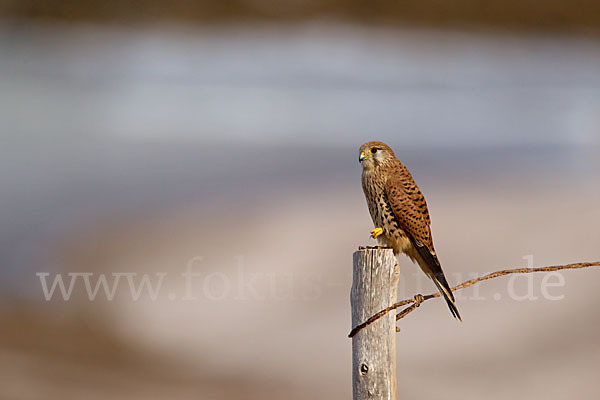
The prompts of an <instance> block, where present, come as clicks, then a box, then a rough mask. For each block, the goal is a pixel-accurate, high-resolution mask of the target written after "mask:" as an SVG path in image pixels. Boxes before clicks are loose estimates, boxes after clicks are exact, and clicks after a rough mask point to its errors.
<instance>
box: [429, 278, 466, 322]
mask: <svg viewBox="0 0 600 400" xmlns="http://www.w3.org/2000/svg"><path fill="white" fill-rule="evenodd" d="M440 275H441V276H440ZM430 278H431V280H433V283H435V286H437V288H438V290H439V292H440V294H441V295H442V296H444V299H445V300H446V303H447V304H448V308H449V309H450V312H451V313H452V315H453V316H454V318H456V319H458V320H459V321H462V318H461V317H460V313H459V312H458V308H457V307H456V301H455V300H454V295H453V294H452V290H450V285H448V282H447V281H446V277H445V276H444V273H441V274H432V275H430Z"/></svg>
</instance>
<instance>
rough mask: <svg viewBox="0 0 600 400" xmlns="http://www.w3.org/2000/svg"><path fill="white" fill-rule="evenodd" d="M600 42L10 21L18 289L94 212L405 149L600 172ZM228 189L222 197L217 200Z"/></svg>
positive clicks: (236, 191) (494, 167)
mask: <svg viewBox="0 0 600 400" xmlns="http://www.w3.org/2000/svg"><path fill="white" fill-rule="evenodd" d="M599 70H600V43H598V42H593V41H590V40H588V39H584V38H558V37H536V36H529V37H515V36H494V35H490V34H485V35H473V34H467V33H460V32H434V31H410V30H399V29H378V28H366V27H359V26H346V25H335V24H316V23H315V24H306V25H298V26H272V27H267V28H265V27H257V26H245V27H239V26H232V27H219V28H216V27H215V28H200V29H182V28H175V27H159V28H148V27H137V28H128V27H124V26H121V27H118V26H117V27H115V26H112V27H101V26H85V25H81V26H60V25H50V24H49V25H40V24H38V25H31V24H29V23H28V22H27V21H4V22H2V23H1V24H0V120H2V125H1V126H0V134H1V136H2V141H3V145H2V146H1V147H0V165H2V168H1V169H0V180H1V181H2V187H3V191H2V192H3V193H2V202H1V203H0V226H1V227H0V235H1V237H2V260H1V261H2V266H3V268H2V271H1V272H0V273H1V274H2V276H3V279H2V282H4V284H5V285H6V286H7V287H6V288H4V289H3V291H5V290H10V289H8V288H13V289H12V290H14V291H15V292H22V288H20V287H19V286H16V287H15V286H13V284H14V283H15V282H20V281H23V278H24V276H29V275H30V274H31V271H32V269H35V268H37V269H39V268H40V266H42V265H43V266H44V267H45V268H52V264H53V261H52V260H53V255H52V254H51V250H49V249H51V248H52V246H53V242H54V240H56V238H60V237H61V235H63V233H64V232H68V231H70V230H72V229H74V228H73V227H74V226H77V224H80V223H86V222H89V221H94V220H102V219H105V218H107V217H109V216H111V215H113V214H115V213H116V214H118V215H121V214H123V215H127V216H128V217H130V218H133V217H132V215H136V212H142V211H144V210H146V211H147V210H149V209H150V210H153V209H157V208H161V207H168V206H169V204H181V203H190V202H193V203H206V204H209V203H210V202H211V201H216V200H214V199H224V198H229V199H230V200H231V199H234V200H235V199H236V198H237V199H241V198H243V199H245V200H244V203H242V202H240V203H236V202H235V201H232V202H233V205H232V207H243V206H244V205H246V206H247V203H245V202H246V201H248V200H247V199H253V198H254V201H255V202H257V203H258V202H260V201H261V199H262V197H261V196H260V195H258V194H259V193H264V191H265V190H266V188H271V190H281V188H282V187H298V186H301V185H307V187H308V186H309V185H310V184H314V183H315V182H321V183H323V184H328V182H329V184H332V182H337V183H338V184H340V182H346V183H347V184H348V185H350V184H355V182H354V181H353V179H355V178H356V176H357V175H358V173H359V171H358V167H357V165H356V163H355V158H356V157H355V156H356V155H355V154H354V152H355V149H356V148H357V147H358V146H359V145H360V143H362V142H363V141H364V140H366V139H372V138H377V139H381V140H384V141H387V142H389V143H390V144H391V145H393V146H394V147H395V148H396V149H397V151H398V155H399V156H400V157H401V158H402V159H403V160H404V161H406V162H407V164H408V165H409V166H410V167H411V169H416V171H417V172H420V173H421V179H427V176H428V175H427V171H429V173H430V175H429V177H430V178H432V179H433V178H434V177H435V178H437V179H438V180H442V179H443V176H442V175H443V174H444V172H443V171H449V170H452V171H455V173H454V175H452V176H451V177H449V179H450V180H455V179H467V178H468V177H469V176H474V175H477V174H479V173H481V172H482V171H484V170H485V171H487V172H486V173H488V174H490V173H496V174H498V173H501V172H502V170H503V169H504V168H507V167H510V168H512V169H513V170H514V171H516V172H518V173H519V174H523V173H525V174H529V175H535V176H537V177H538V178H543V177H544V176H545V175H547V172H548V171H553V173H555V172H561V173H565V171H566V172H569V171H570V173H571V174H572V175H576V176H579V175H582V174H583V175H586V174H589V173H590V171H596V170H597V166H598V164H597V162H595V161H594V160H595V159H596V157H595V155H596V154H597V147H596V145H598V143H600V141H599V137H600V113H598V110H599V109H600V74H598V71H599ZM211 199H212V200H211Z"/></svg>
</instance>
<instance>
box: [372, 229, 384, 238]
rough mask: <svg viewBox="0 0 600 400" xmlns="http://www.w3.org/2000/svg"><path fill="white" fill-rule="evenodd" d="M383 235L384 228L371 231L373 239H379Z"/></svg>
mask: <svg viewBox="0 0 600 400" xmlns="http://www.w3.org/2000/svg"><path fill="white" fill-rule="evenodd" d="M382 234H383V229H382V228H375V229H373V230H372V231H371V237H372V238H373V239H377V237H378V236H380V235H382Z"/></svg>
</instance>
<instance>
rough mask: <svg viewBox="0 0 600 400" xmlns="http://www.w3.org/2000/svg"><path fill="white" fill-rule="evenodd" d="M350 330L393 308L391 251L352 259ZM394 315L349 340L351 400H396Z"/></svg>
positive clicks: (366, 252)
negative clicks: (350, 344) (350, 348)
mask: <svg viewBox="0 0 600 400" xmlns="http://www.w3.org/2000/svg"><path fill="white" fill-rule="evenodd" d="M353 262H354V270H353V271H354V272H353V279H352V292H351V293H350V303H351V305H352V327H355V326H356V325H358V324H360V323H361V322H364V321H365V320H366V319H367V318H369V317H370V316H372V315H373V314H375V313H376V312H378V311H380V310H382V309H384V308H386V307H388V306H390V305H392V304H393V303H395V302H396V300H397V295H398V272H399V271H398V263H397V261H396V257H395V256H394V253H393V251H392V250H391V249H361V250H358V251H356V252H354V255H353ZM397 391H398V390H397V377H396V314H395V313H394V312H390V313H389V314H388V315H386V316H384V317H383V318H380V319H378V320H377V321H375V322H374V323H372V324H370V325H369V326H367V327H365V328H364V329H362V330H361V331H360V332H358V333H357V334H356V335H355V336H354V337H353V338H352V395H353V398H354V400H365V399H386V400H387V399H389V400H397V398H398V395H397Z"/></svg>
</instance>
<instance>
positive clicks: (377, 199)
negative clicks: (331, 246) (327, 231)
mask: <svg viewBox="0 0 600 400" xmlns="http://www.w3.org/2000/svg"><path fill="white" fill-rule="evenodd" d="M358 160H359V161H360V164H361V165H362V168H363V171H362V187H363V191H364V192H365V197H366V199H367V204H368V206H369V213H370V214H371V219H372V220H373V224H375V229H373V230H372V231H371V236H372V237H373V238H375V239H377V240H378V241H379V243H380V244H382V245H384V246H386V247H391V248H392V249H393V250H394V253H395V254H399V253H404V254H406V255H407V256H408V257H410V259H411V260H412V261H413V262H416V263H417V264H419V266H420V267H421V269H422V270H423V272H425V274H426V275H427V276H428V277H429V278H430V279H431V280H433V283H435V285H436V286H437V288H438V290H439V292H440V294H441V295H442V296H443V297H444V298H445V299H446V303H448V307H449V308H450V311H451V312H452V315H454V317H455V318H457V319H459V320H461V318H460V314H459V313H458V308H456V303H455V300H454V296H453V295H452V291H451V290H450V286H449V285H448V281H446V277H445V276H444V271H442V266H441V265H440V261H439V260H438V258H437V255H436V254H435V249H434V248H433V238H432V237H431V229H430V227H429V225H430V223H431V219H430V217H429V210H427V203H426V202H425V197H423V194H422V193H421V191H420V190H419V187H418V186H417V184H416V183H415V181H414V180H413V178H412V176H411V174H410V172H408V169H407V168H406V166H404V164H402V162H400V160H398V159H397V158H396V155H395V154H394V151H393V150H392V149H391V148H390V147H389V146H388V145H386V144H385V143H381V142H367V143H365V144H363V145H362V146H360V156H359V158H358Z"/></svg>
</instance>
